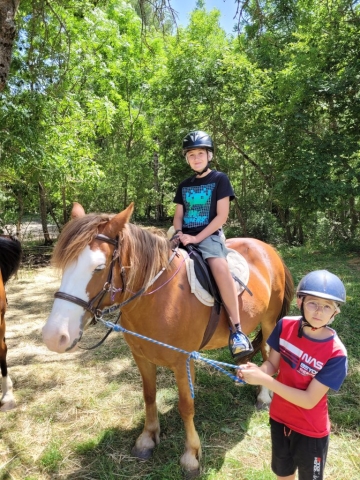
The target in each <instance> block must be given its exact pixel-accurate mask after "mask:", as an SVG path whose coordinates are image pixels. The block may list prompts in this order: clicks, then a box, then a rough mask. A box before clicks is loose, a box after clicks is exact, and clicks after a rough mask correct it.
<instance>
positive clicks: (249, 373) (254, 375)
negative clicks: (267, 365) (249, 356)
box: [236, 362, 268, 385]
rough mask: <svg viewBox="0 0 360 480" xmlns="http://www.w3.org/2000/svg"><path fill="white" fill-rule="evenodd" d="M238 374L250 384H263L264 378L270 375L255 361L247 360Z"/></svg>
mask: <svg viewBox="0 0 360 480" xmlns="http://www.w3.org/2000/svg"><path fill="white" fill-rule="evenodd" d="M236 376H237V377H239V378H240V379H241V380H244V382H246V383H248V384H249V385H263V382H264V380H266V378H267V377H268V375H267V374H266V373H264V372H263V371H262V370H261V369H260V367H258V366H257V365H255V363H250V362H247V364H246V365H242V366H241V367H240V368H239V369H238V370H237V372H236Z"/></svg>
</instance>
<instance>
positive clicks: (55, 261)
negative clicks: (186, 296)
mask: <svg viewBox="0 0 360 480" xmlns="http://www.w3.org/2000/svg"><path fill="white" fill-rule="evenodd" d="M112 217H113V215H108V214H87V215H85V216H83V217H80V218H75V219H73V220H71V221H70V222H69V223H67V224H66V225H65V227H64V229H63V230H62V232H61V235H60V237H59V240H58V242H57V244H56V246H55V248H54V252H53V255H52V259H51V263H52V265H53V266H54V267H56V268H59V269H62V270H64V269H65V268H66V267H67V266H68V265H69V264H70V263H72V262H74V261H75V260H76V259H77V258H78V256H79V255H80V253H81V252H82V251H83V250H84V248H85V247H86V246H87V245H89V244H90V243H91V242H92V241H93V240H94V237H95V236H96V235H97V234H98V233H99V227H101V226H104V225H105V224H106V223H107V222H109V221H110V220H111V218H112ZM119 233H120V232H119ZM120 240H121V246H120V250H121V253H120V254H121V257H122V258H123V259H124V260H123V261H124V262H125V259H126V262H127V264H126V265H125V264H124V266H125V268H126V275H127V284H128V287H129V289H131V288H134V286H135V285H136V286H139V285H140V288H141V287H146V286H147V284H148V283H149V281H150V280H152V279H153V278H154V277H155V275H156V274H157V273H158V272H159V271H160V270H161V269H162V268H167V267H168V260H169V249H170V243H169V240H168V239H167V238H166V235H165V233H164V232H163V231H161V230H159V229H155V228H143V227H139V226H137V225H134V224H131V223H127V224H125V227H124V228H123V230H122V232H121V234H120Z"/></svg>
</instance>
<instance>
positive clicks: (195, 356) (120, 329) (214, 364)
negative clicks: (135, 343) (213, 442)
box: [97, 318, 245, 398]
mask: <svg viewBox="0 0 360 480" xmlns="http://www.w3.org/2000/svg"><path fill="white" fill-rule="evenodd" d="M97 320H98V321H99V322H101V323H102V324H103V325H105V326H106V327H107V328H111V329H113V330H114V331H115V332H122V333H128V334H129V335H134V336H135V337H138V338H142V339H143V340H147V341H149V342H152V343H156V344H157V345H161V346H163V347H166V348H170V350H175V351H176V352H180V353H184V354H185V355H187V356H188V358H187V360H186V371H187V376H188V381H189V387H190V392H191V398H195V393H194V385H193V382H192V379H191V374H190V361H191V360H202V361H203V362H206V363H208V364H209V365H211V366H212V367H214V368H215V369H216V370H218V371H219V372H222V373H225V375H227V376H228V377H230V378H231V379H232V380H234V381H235V382H238V383H245V382H244V381H243V380H241V379H240V378H238V377H237V376H236V375H233V374H232V373H230V372H228V371H227V370H225V369H223V368H222V367H220V365H223V366H225V367H231V368H234V369H235V370H238V369H239V368H241V367H238V366H237V365H232V364H231V363H224V362H218V361H217V360H210V359H209V358H206V357H203V356H201V355H200V353H199V352H188V351H186V350H183V349H182V348H177V347H173V346H172V345H168V344H167V343H163V342H158V341H157V340H154V339H153V338H149V337H145V336H144V335H140V334H139V333H135V332H131V331H130V330H126V328H124V327H122V326H121V325H116V324H115V323H112V322H106V321H105V320H103V319H102V318H98V319H97Z"/></svg>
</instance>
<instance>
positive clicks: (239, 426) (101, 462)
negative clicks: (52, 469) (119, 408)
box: [54, 381, 253, 480]
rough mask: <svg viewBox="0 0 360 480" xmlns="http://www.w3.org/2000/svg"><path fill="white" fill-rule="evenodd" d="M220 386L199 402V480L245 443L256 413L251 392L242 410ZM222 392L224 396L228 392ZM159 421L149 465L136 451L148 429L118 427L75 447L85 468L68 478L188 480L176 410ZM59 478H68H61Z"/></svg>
mask: <svg viewBox="0 0 360 480" xmlns="http://www.w3.org/2000/svg"><path fill="white" fill-rule="evenodd" d="M217 383H218V382H217V381H215V382H213V386H212V387H206V388H202V387H201V386H200V391H198V394H197V397H196V399H195V403H196V424H197V429H198V433H199V435H200V438H201V441H202V448H203V460H202V462H201V467H202V473H201V475H200V477H199V479H204V480H205V479H206V478H208V475H207V473H206V472H207V470H209V469H211V470H212V472H214V471H217V470H220V469H221V468H222V465H223V463H224V458H225V455H226V452H227V451H229V450H230V449H231V448H233V447H234V446H235V445H236V444H238V443H239V442H241V441H242V439H243V438H244V435H245V434H246V430H247V422H248V420H249V415H250V414H251V413H253V407H252V406H251V404H250V402H252V401H253V395H252V394H250V395H249V389H248V392H246V393H245V395H244V397H245V398H244V400H243V401H242V402H241V404H242V405H243V408H241V407H240V405H239V402H236V401H234V400H235V398H234V395H233V394H232V393H231V392H230V391H228V392H227V395H225V397H227V398H226V400H225V399H224V396H223V401H221V396H222V395H221V388H220V390H218V387H219V386H220V387H221V386H222V387H224V385H223V382H222V381H220V384H221V385H217ZM214 389H215V393H214ZM230 390H231V389H230ZM222 392H223V393H224V389H223V388H222ZM225 393H226V392H225ZM235 393H237V392H235ZM214 396H216V397H217V398H216V399H215V398H214ZM224 400H225V401H224ZM231 405H232V406H231ZM159 421H160V426H161V434H160V444H159V445H158V446H157V447H156V448H155V450H154V453H153V456H152V458H150V459H149V460H147V461H143V460H138V459H136V458H134V457H132V456H131V448H132V447H133V445H134V443H135V440H136V438H137V437H138V435H139V434H140V433H141V431H142V424H138V425H137V426H134V427H133V428H130V429H126V430H123V429H120V428H118V427H114V428H111V429H107V430H104V431H101V432H99V433H98V435H97V438H94V439H91V440H90V441H86V442H83V443H79V444H77V445H76V444H74V445H73V446H72V449H73V451H74V452H75V456H76V463H77V464H78V465H79V467H78V469H77V470H76V471H74V472H72V473H71V474H69V475H67V476H66V478H67V479H68V480H78V479H80V478H81V479H87V478H89V479H90V478H91V479H99V480H100V479H105V478H106V479H107V478H117V477H118V476H119V477H121V478H128V479H133V480H135V479H138V478H143V479H158V480H160V479H163V480H182V479H183V478H184V472H183V471H182V470H181V467H180V457H181V455H182V454H183V451H184V441H185V435H184V428H183V424H182V421H181V419H180V417H179V414H178V413H177V410H176V408H175V406H173V407H172V408H171V409H170V410H168V411H167V412H166V413H162V414H159ZM205 459H206V461H205ZM54 478H57V477H54ZM59 478H63V477H62V476H61V475H59Z"/></svg>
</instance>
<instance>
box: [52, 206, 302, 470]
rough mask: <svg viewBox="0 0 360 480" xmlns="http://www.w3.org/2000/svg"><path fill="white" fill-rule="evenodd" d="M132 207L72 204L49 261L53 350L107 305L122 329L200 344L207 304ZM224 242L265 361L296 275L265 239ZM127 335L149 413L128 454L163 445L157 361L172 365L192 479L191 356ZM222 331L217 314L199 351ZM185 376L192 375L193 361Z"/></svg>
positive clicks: (217, 342) (72, 343) (187, 346)
mask: <svg viewBox="0 0 360 480" xmlns="http://www.w3.org/2000/svg"><path fill="white" fill-rule="evenodd" d="M132 210H133V206H132V205H130V206H129V207H128V208H127V209H126V210H124V211H122V212H121V213H119V214H117V215H115V216H109V215H106V214H99V215H98V214H88V215H85V211H84V209H83V207H82V206H81V205H80V204H78V203H74V206H73V210H72V220H71V221H70V222H69V223H68V224H67V225H66V226H65V227H64V229H63V231H62V232H61V234H60V237H59V240H58V242H57V245H56V247H55V250H54V252H53V257H52V261H53V264H54V266H55V267H58V268H61V269H62V270H63V276H62V281H61V286H60V291H59V292H57V293H56V294H55V301H54V304H53V308H52V311H51V313H50V316H49V318H48V320H47V322H46V324H45V325H44V327H43V339H44V342H45V344H46V345H47V346H48V348H49V349H50V350H53V351H56V352H59V353H62V352H69V351H74V350H75V349H76V348H77V346H78V343H79V341H80V340H81V337H82V335H83V332H84V330H85V329H86V328H87V327H88V326H89V324H90V323H91V320H92V317H93V315H94V313H97V314H98V316H99V310H100V309H103V310H104V308H105V307H107V306H110V305H113V304H114V305H115V304H122V307H121V311H122V315H121V326H122V327H123V328H124V329H126V330H128V331H131V332H136V333H138V334H141V335H143V336H146V337H149V338H151V339H154V340H156V341H159V342H162V343H166V344H168V345H172V346H173V347H176V348H178V349H182V350H186V351H187V352H193V351H197V350H198V349H199V347H200V345H201V341H202V338H203V335H204V331H205V329H206V326H207V323H208V319H209V314H210V307H208V306H205V305H203V304H202V303H200V302H199V301H198V300H197V298H196V297H195V295H193V294H192V293H191V291H190V287H189V284H188V281H187V274H186V268H185V265H184V263H183V259H182V257H181V256H174V257H173V259H172V261H171V262H170V263H169V258H170V257H171V256H172V251H171V248H170V243H169V240H168V239H167V238H166V237H165V236H164V235H161V234H160V233H159V232H154V231H151V230H148V229H144V228H140V227H138V226H136V225H133V224H130V223H129V220H130V217H131V214H132ZM227 245H228V246H229V247H230V248H233V249H235V250H237V251H238V252H240V253H241V254H242V255H243V256H244V257H245V258H246V260H247V261H248V263H249V267H250V280H249V284H248V287H249V289H250V290H251V292H252V293H253V296H251V295H250V294H248V293H246V292H245V293H243V294H242V295H241V296H240V297H239V309H240V316H241V325H242V328H243V330H244V332H245V333H246V334H250V333H251V332H253V331H254V330H255V329H256V327H257V326H258V325H259V324H261V330H260V332H259V335H257V337H256V339H255V341H254V347H255V351H259V350H260V349H261V352H262V355H263V358H264V359H266V358H267V349H266V346H265V340H266V339H267V337H268V336H269V334H270V333H271V331H272V329H273V328H274V326H275V324H276V322H277V321H278V320H279V319H280V318H281V317H282V316H284V315H285V314H286V313H287V312H288V310H289V306H290V302H291V300H292V297H293V281H292V277H291V275H290V273H289V271H288V269H287V268H286V266H285V265H284V263H283V262H282V260H281V259H280V257H279V255H278V254H277V253H276V252H275V250H274V249H273V248H272V247H271V246H269V245H267V244H266V243H263V242H261V241H259V240H255V239H251V238H238V239H231V240H228V241H227ZM161 271H162V273H161V274H160V275H159V276H157V274H158V273H159V272H161ZM136 294H138V295H136ZM132 297H134V298H132ZM135 297H136V298H135ZM104 331H105V330H104ZM124 337H125V340H126V342H127V343H128V345H129V346H130V349H131V351H132V354H133V357H134V359H135V362H136V364H137V366H138V368H139V370H140V373H141V377H142V381H143V395H144V401H145V413H146V419H145V426H144V429H143V432H142V433H141V435H140V436H139V437H138V439H137V440H136V443H135V446H134V448H133V451H132V453H133V455H135V456H137V457H139V458H142V459H146V458H148V457H149V456H150V455H151V453H152V451H153V449H154V447H155V446H156V445H157V444H158V443H159V440H160V425H159V420H158V413H157V407H156V366H157V365H161V366H165V367H168V368H170V369H171V370H172V371H173V372H174V375H175V379H176V382H177V386H178V389H179V404H178V407H179V411H180V415H181V417H182V420H183V422H184V426H185V433H186V440H185V452H184V454H183V455H182V457H181V465H182V467H183V468H184V469H185V471H186V474H187V475H186V476H187V478H193V477H196V476H197V475H198V474H199V459H200V457H201V445H200V439H199V436H198V433H197V431H196V429H195V426H194V421H193V418H194V413H195V409H194V400H193V398H192V396H191V392H190V388H189V382H188V377H187V369H186V360H187V356H186V355H184V353H181V352H179V351H176V350H172V349H169V348H166V347H164V346H162V345H158V344H154V343H153V342H151V341H148V340H144V339H142V338H138V337H136V336H133V335H131V334H128V333H124ZM228 337H229V327H228V322H227V320H226V317H225V314H224V313H222V314H221V317H220V321H219V324H218V327H217V329H216V331H215V333H214V335H213V337H212V338H211V340H210V341H209V343H208V344H207V345H206V347H205V350H207V349H215V348H220V347H223V346H224V345H226V344H227V342H228ZM190 363H191V364H192V363H193V362H190ZM191 375H192V378H193V379H194V368H193V365H191ZM270 400H271V399H270V397H269V396H267V397H266V398H265V399H260V400H259V398H258V401H261V402H262V403H264V402H265V403H269V402H270Z"/></svg>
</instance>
